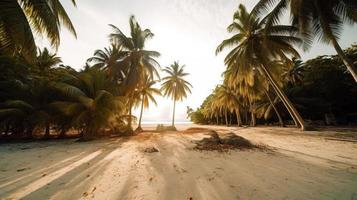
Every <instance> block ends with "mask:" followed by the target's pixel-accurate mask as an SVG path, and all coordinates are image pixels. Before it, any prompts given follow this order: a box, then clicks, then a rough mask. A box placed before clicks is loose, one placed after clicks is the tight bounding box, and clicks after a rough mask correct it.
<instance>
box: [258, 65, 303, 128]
mask: <svg viewBox="0 0 357 200" xmlns="http://www.w3.org/2000/svg"><path fill="white" fill-rule="evenodd" d="M261 68H262V69H263V71H264V73H265V74H266V76H267V78H268V80H269V82H270V83H271V85H272V86H273V89H274V90H275V91H276V93H277V94H278V96H279V97H280V99H281V100H282V102H283V103H284V105H285V107H286V108H287V109H288V111H289V113H290V115H291V116H292V118H293V120H294V121H295V120H296V121H297V122H298V125H299V126H300V128H301V130H303V131H304V130H306V126H305V122H304V120H303V118H302V117H301V115H300V114H299V112H298V111H297V110H296V109H295V107H294V105H293V104H292V103H291V101H290V100H289V99H288V97H287V96H286V95H285V93H284V92H283V91H282V90H281V89H280V87H279V86H278V84H277V83H276V81H275V80H274V79H273V77H272V75H271V74H270V72H269V71H268V70H267V68H266V67H265V65H261Z"/></svg>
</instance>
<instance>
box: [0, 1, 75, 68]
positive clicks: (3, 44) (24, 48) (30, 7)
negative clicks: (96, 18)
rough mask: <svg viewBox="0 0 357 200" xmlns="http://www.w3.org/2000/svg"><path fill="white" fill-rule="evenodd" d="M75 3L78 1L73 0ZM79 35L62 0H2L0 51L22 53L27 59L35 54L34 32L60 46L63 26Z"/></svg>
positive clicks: (32, 57)
mask: <svg viewBox="0 0 357 200" xmlns="http://www.w3.org/2000/svg"><path fill="white" fill-rule="evenodd" d="M72 2H73V4H74V5H75V1H72ZM61 26H65V27H66V28H67V29H68V30H69V31H70V32H71V33H72V34H73V35H75V36H76V32H75V30H74V27H73V24H72V22H71V20H70V19H69V17H68V15H67V13H66V10H65V9H64V8H63V6H62V4H61V2H60V1H59V0H1V1H0V51H2V52H5V53H7V54H8V55H13V54H14V53H16V52H21V53H22V54H23V55H24V56H25V58H27V60H28V61H33V60H34V58H35V57H36V44H35V40H34V33H38V34H40V35H43V36H46V37H47V38H48V39H49V41H50V43H51V44H52V45H53V46H54V47H55V48H57V47H58V46H59V43H60V29H61Z"/></svg>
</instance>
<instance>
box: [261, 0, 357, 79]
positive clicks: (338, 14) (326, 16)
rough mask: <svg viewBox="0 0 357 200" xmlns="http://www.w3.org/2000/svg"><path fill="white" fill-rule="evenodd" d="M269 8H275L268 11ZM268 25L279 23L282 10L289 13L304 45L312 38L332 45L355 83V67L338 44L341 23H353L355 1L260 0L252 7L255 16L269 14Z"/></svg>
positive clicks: (356, 70)
mask: <svg viewBox="0 0 357 200" xmlns="http://www.w3.org/2000/svg"><path fill="white" fill-rule="evenodd" d="M272 6H275V7H273V8H272ZM270 8H272V10H271V12H270V14H269V15H268V17H267V24H268V26H269V27H270V26H272V25H274V24H276V23H278V22H279V18H280V17H281V16H282V15H283V13H284V11H288V10H289V13H290V16H291V19H292V25H294V26H296V27H298V28H299V31H300V33H301V34H302V36H303V37H304V38H305V41H307V43H311V41H312V40H313V38H314V37H317V38H318V39H319V40H321V41H323V42H325V43H328V44H331V45H333V47H334V48H335V50H336V51H337V54H338V55H339V57H340V59H341V60H342V61H343V63H344V64H345V65H346V67H347V69H348V71H349V72H350V73H351V75H352V76H353V78H354V80H355V81H356V82H357V68H356V66H354V65H353V63H352V62H351V60H349V59H348V58H347V56H346V55H345V53H344V52H343V50H342V48H341V47H340V45H339V44H338V39H339V36H340V34H341V31H342V26H343V24H344V23H345V22H347V23H349V24H352V23H356V22H357V1H354V0H260V1H259V2H258V4H257V5H256V6H255V8H254V12H255V13H262V12H266V11H270Z"/></svg>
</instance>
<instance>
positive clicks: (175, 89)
mask: <svg viewBox="0 0 357 200" xmlns="http://www.w3.org/2000/svg"><path fill="white" fill-rule="evenodd" d="M184 67H185V65H183V66H180V65H179V63H178V61H175V62H174V63H173V64H171V65H170V67H166V68H165V69H163V71H164V72H166V73H167V74H168V76H166V77H164V78H163V79H162V80H163V81H164V82H163V83H162V86H161V91H162V92H163V94H164V96H168V97H171V98H172V100H173V101H174V107H173V112H172V127H175V109H176V101H182V100H183V99H184V98H186V97H187V93H191V89H190V87H191V88H192V85H191V84H190V83H189V82H188V81H186V80H185V79H184V78H185V76H187V75H189V74H188V73H186V72H184Z"/></svg>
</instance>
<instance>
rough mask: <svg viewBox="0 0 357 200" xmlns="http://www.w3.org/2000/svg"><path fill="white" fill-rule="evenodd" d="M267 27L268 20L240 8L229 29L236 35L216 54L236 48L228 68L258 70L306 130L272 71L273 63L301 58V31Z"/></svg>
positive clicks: (224, 42)
mask: <svg viewBox="0 0 357 200" xmlns="http://www.w3.org/2000/svg"><path fill="white" fill-rule="evenodd" d="M266 23H267V18H263V19H259V18H257V17H256V16H255V15H254V14H253V13H252V14H250V13H248V12H247V10H246V8H245V7H244V6H243V5H239V9H238V11H236V13H235V14H234V21H233V23H232V24H231V25H230V26H229V27H228V31H229V32H236V34H235V35H233V36H232V37H231V38H229V39H226V40H224V41H223V42H222V43H221V44H220V45H219V46H218V47H217V50H216V53H219V52H221V51H222V50H223V49H225V48H228V47H232V46H233V50H232V51H230V52H229V53H228V55H227V56H226V58H225V63H226V65H227V66H228V67H231V68H239V70H245V71H247V70H248V71H249V69H252V68H258V69H259V70H260V71H261V72H262V73H263V74H264V76H265V77H266V78H267V80H268V81H269V82H270V84H271V86H272V88H273V89H274V90H275V92H276V93H277V95H278V96H279V98H280V99H281V100H282V102H283V103H284V105H285V106H286V108H287V110H288V111H289V113H290V114H291V116H292V118H293V119H294V120H295V121H298V122H299V126H300V127H301V128H302V130H305V128H306V126H305V123H304V120H303V119H302V117H301V116H300V114H299V113H298V111H297V110H296V109H295V107H294V105H293V104H292V103H291V102H290V100H289V99H288V98H287V96H286V95H285V93H284V92H283V91H282V89H281V88H280V87H279V85H278V83H277V81H276V80H275V78H274V75H273V74H272V73H271V71H270V70H269V69H270V67H271V63H272V61H275V60H284V61H285V60H289V56H295V57H297V58H298V57H299V53H298V52H297V51H296V50H295V48H294V45H301V43H302V41H301V39H299V38H297V37H296V36H295V35H296V34H297V32H298V30H297V29H296V28H295V27H293V26H285V25H273V26H271V27H268V28H267V29H266V26H265V25H266ZM239 70H238V71H239Z"/></svg>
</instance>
